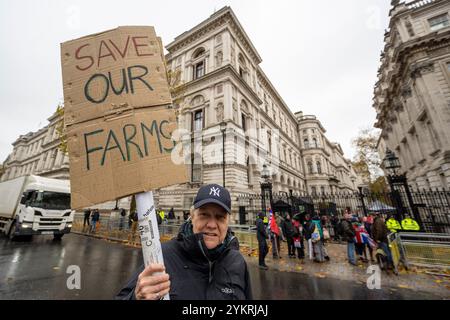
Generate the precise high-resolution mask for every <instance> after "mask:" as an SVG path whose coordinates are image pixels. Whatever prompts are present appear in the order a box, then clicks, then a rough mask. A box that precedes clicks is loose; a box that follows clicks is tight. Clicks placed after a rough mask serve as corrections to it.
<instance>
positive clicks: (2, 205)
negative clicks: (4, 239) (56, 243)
mask: <svg viewBox="0 0 450 320" xmlns="http://www.w3.org/2000/svg"><path fill="white" fill-rule="evenodd" d="M73 216H74V211H72V210H71V209H70V183H69V180H60V179H50V178H44V177H39V176H34V175H27V176H23V177H19V178H16V179H12V180H8V181H4V182H0V232H4V233H5V234H6V235H7V236H9V238H10V239H14V238H15V237H17V236H32V235H36V234H52V235H53V237H54V238H55V239H57V240H58V239H61V238H62V236H63V235H64V234H65V233H69V232H70V229H71V228H72V223H73Z"/></svg>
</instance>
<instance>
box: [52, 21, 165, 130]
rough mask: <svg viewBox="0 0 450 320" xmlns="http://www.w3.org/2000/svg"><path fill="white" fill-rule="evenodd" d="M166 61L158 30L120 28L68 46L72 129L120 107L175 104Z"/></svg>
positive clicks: (66, 83)
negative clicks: (171, 93) (169, 85)
mask: <svg viewBox="0 0 450 320" xmlns="http://www.w3.org/2000/svg"><path fill="white" fill-rule="evenodd" d="M162 57H163V51H162V46H161V40H160V39H159V38H158V37H156V33H155V30H154V28H153V27H118V28H117V29H114V30H109V31H105V32H102V33H98V34H94V35H89V36H86V37H82V38H80V39H76V40H71V41H67V42H64V43H62V44H61V64H62V71H63V87H64V107H65V124H66V126H71V125H74V124H77V123H81V122H84V121H88V120H91V119H94V118H99V117H102V116H103V115H104V114H105V112H109V111H111V110H113V109H114V108H118V107H127V106H131V107H132V108H139V107H148V106H155V105H164V104H170V103H171V99H170V93H169V88H168V85H167V78H166V70H165V68H164V64H163V60H162Z"/></svg>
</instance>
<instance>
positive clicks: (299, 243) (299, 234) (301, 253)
mask: <svg viewBox="0 0 450 320" xmlns="http://www.w3.org/2000/svg"><path fill="white" fill-rule="evenodd" d="M292 224H293V225H294V229H295V234H294V247H295V249H297V257H298V258H299V259H301V260H303V259H304V258H305V247H304V243H303V227H302V224H301V223H300V215H299V214H297V215H295V216H294V218H293V219H292Z"/></svg>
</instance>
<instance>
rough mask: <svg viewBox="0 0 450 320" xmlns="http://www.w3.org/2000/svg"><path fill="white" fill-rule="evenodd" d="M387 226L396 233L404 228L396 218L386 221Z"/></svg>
mask: <svg viewBox="0 0 450 320" xmlns="http://www.w3.org/2000/svg"><path fill="white" fill-rule="evenodd" d="M386 227H387V228H388V229H389V231H391V232H394V233H395V232H397V231H398V230H402V226H401V225H400V223H399V222H398V221H397V220H395V219H394V218H389V219H388V221H386Z"/></svg>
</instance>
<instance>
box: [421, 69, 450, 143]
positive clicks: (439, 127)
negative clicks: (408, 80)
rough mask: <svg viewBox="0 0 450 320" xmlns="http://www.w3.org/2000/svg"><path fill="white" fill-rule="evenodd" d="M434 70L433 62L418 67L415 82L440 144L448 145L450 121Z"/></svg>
mask: <svg viewBox="0 0 450 320" xmlns="http://www.w3.org/2000/svg"><path fill="white" fill-rule="evenodd" d="M434 68H435V67H434V63H433V62H430V63H427V64H423V65H420V66H418V67H417V69H416V71H415V74H416V76H417V78H416V82H417V84H418V89H419V90H420V92H421V94H422V96H423V99H424V102H425V104H426V109H427V111H428V112H427V114H428V116H429V118H430V119H431V120H432V121H433V123H435V128H436V132H437V134H438V136H439V139H440V140H441V143H442V144H443V145H448V144H449V143H450V131H449V130H447V127H448V123H447V121H448V120H449V119H450V111H449V110H448V104H447V101H446V99H445V97H444V96H443V94H442V92H441V91H440V85H439V82H438V81H437V80H436V76H435V69H434Z"/></svg>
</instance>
